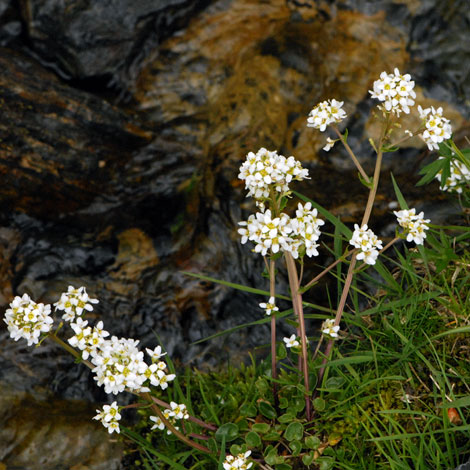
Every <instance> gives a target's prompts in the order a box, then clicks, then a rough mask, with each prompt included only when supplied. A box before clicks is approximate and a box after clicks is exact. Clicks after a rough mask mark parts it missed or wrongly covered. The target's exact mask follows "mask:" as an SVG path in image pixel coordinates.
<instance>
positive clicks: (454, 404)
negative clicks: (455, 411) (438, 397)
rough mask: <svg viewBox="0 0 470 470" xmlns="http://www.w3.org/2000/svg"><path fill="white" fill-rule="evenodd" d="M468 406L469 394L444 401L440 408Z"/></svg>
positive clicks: (469, 401)
mask: <svg viewBox="0 0 470 470" xmlns="http://www.w3.org/2000/svg"><path fill="white" fill-rule="evenodd" d="M467 406H470V396H469V397H462V398H458V399H457V400H454V401H451V402H444V403H442V405H440V406H439V407H440V408H466V407H467Z"/></svg>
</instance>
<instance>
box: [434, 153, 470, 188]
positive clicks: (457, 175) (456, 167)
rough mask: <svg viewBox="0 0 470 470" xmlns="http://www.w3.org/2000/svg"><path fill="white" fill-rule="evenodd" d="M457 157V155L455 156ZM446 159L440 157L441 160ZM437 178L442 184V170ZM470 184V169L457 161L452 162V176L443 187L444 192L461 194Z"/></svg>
mask: <svg viewBox="0 0 470 470" xmlns="http://www.w3.org/2000/svg"><path fill="white" fill-rule="evenodd" d="M454 155H455V154H454ZM443 158H444V157H439V160H441V159H443ZM436 178H437V179H438V180H439V182H441V180H442V170H441V171H440V172H439V173H438V174H437V175H436ZM468 184H470V169H469V168H468V167H467V166H466V165H464V164H463V163H462V162H460V161H459V160H456V159H452V160H451V161H450V175H449V177H448V178H447V180H446V181H445V183H444V186H443V187H442V190H443V191H449V192H453V191H455V192H456V193H459V194H461V193H462V189H463V188H464V187H465V186H467V185H468Z"/></svg>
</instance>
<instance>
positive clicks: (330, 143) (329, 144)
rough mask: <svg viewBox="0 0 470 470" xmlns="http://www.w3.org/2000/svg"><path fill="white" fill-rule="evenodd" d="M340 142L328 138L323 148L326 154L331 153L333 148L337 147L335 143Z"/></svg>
mask: <svg viewBox="0 0 470 470" xmlns="http://www.w3.org/2000/svg"><path fill="white" fill-rule="evenodd" d="M337 141H338V139H336V140H334V139H330V137H327V138H326V145H325V146H324V147H323V150H324V151H325V152H329V151H330V150H331V149H332V148H333V146H334V145H335V143H336V142H337Z"/></svg>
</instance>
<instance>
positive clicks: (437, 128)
mask: <svg viewBox="0 0 470 470" xmlns="http://www.w3.org/2000/svg"><path fill="white" fill-rule="evenodd" d="M418 111H419V115H420V117H421V119H422V120H423V123H424V126H425V130H424V132H423V133H422V135H421V136H422V138H423V140H424V142H426V144H427V146H428V148H429V150H439V145H438V144H439V143H441V142H444V140H447V139H450V138H451V136H452V127H451V125H450V121H449V119H446V118H445V117H444V116H443V115H442V108H437V109H434V107H433V106H431V107H430V108H426V109H423V108H421V106H418Z"/></svg>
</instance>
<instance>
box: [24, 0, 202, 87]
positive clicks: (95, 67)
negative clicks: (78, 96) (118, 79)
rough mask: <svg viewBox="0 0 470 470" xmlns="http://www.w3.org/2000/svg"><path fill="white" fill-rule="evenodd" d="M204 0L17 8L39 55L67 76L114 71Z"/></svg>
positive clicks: (43, 3) (57, 0)
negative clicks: (19, 9) (20, 11)
mask: <svg viewBox="0 0 470 470" xmlns="http://www.w3.org/2000/svg"><path fill="white" fill-rule="evenodd" d="M207 3H208V1H207V0H202V1H197V2H194V1H192V0H159V1H158V2H155V1H153V0H140V1H139V2H135V1H133V0H117V1H112V2H110V1H108V0H94V1H93V2H89V1H87V0H79V1H75V2H73V4H70V3H64V2H62V1H61V0H25V1H23V2H22V13H23V17H24V20H25V22H26V25H27V30H28V35H29V40H30V43H31V45H32V47H33V49H34V51H35V52H36V53H37V54H38V56H39V57H40V58H41V59H42V60H43V61H44V62H45V63H46V64H48V65H50V66H52V67H53V68H54V69H55V70H56V71H57V72H58V73H59V74H60V75H62V76H63V77H66V78H76V79H83V78H88V77H100V76H103V75H108V76H110V77H111V76H113V75H114V74H117V72H118V71H123V70H124V69H126V68H128V67H130V66H131V65H132V64H135V63H136V62H137V63H138V61H139V59H141V58H143V56H144V54H145V51H146V50H147V48H148V47H149V45H152V46H154V45H155V44H158V42H159V41H160V40H161V38H164V37H165V36H167V35H168V34H170V33H171V32H173V31H174V30H175V29H177V28H181V27H183V26H184V25H185V24H186V23H187V22H188V21H189V19H190V18H191V16H192V15H193V14H194V12H196V11H197V10H199V9H201V8H203V7H204V6H205V5H206V4H207Z"/></svg>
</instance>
